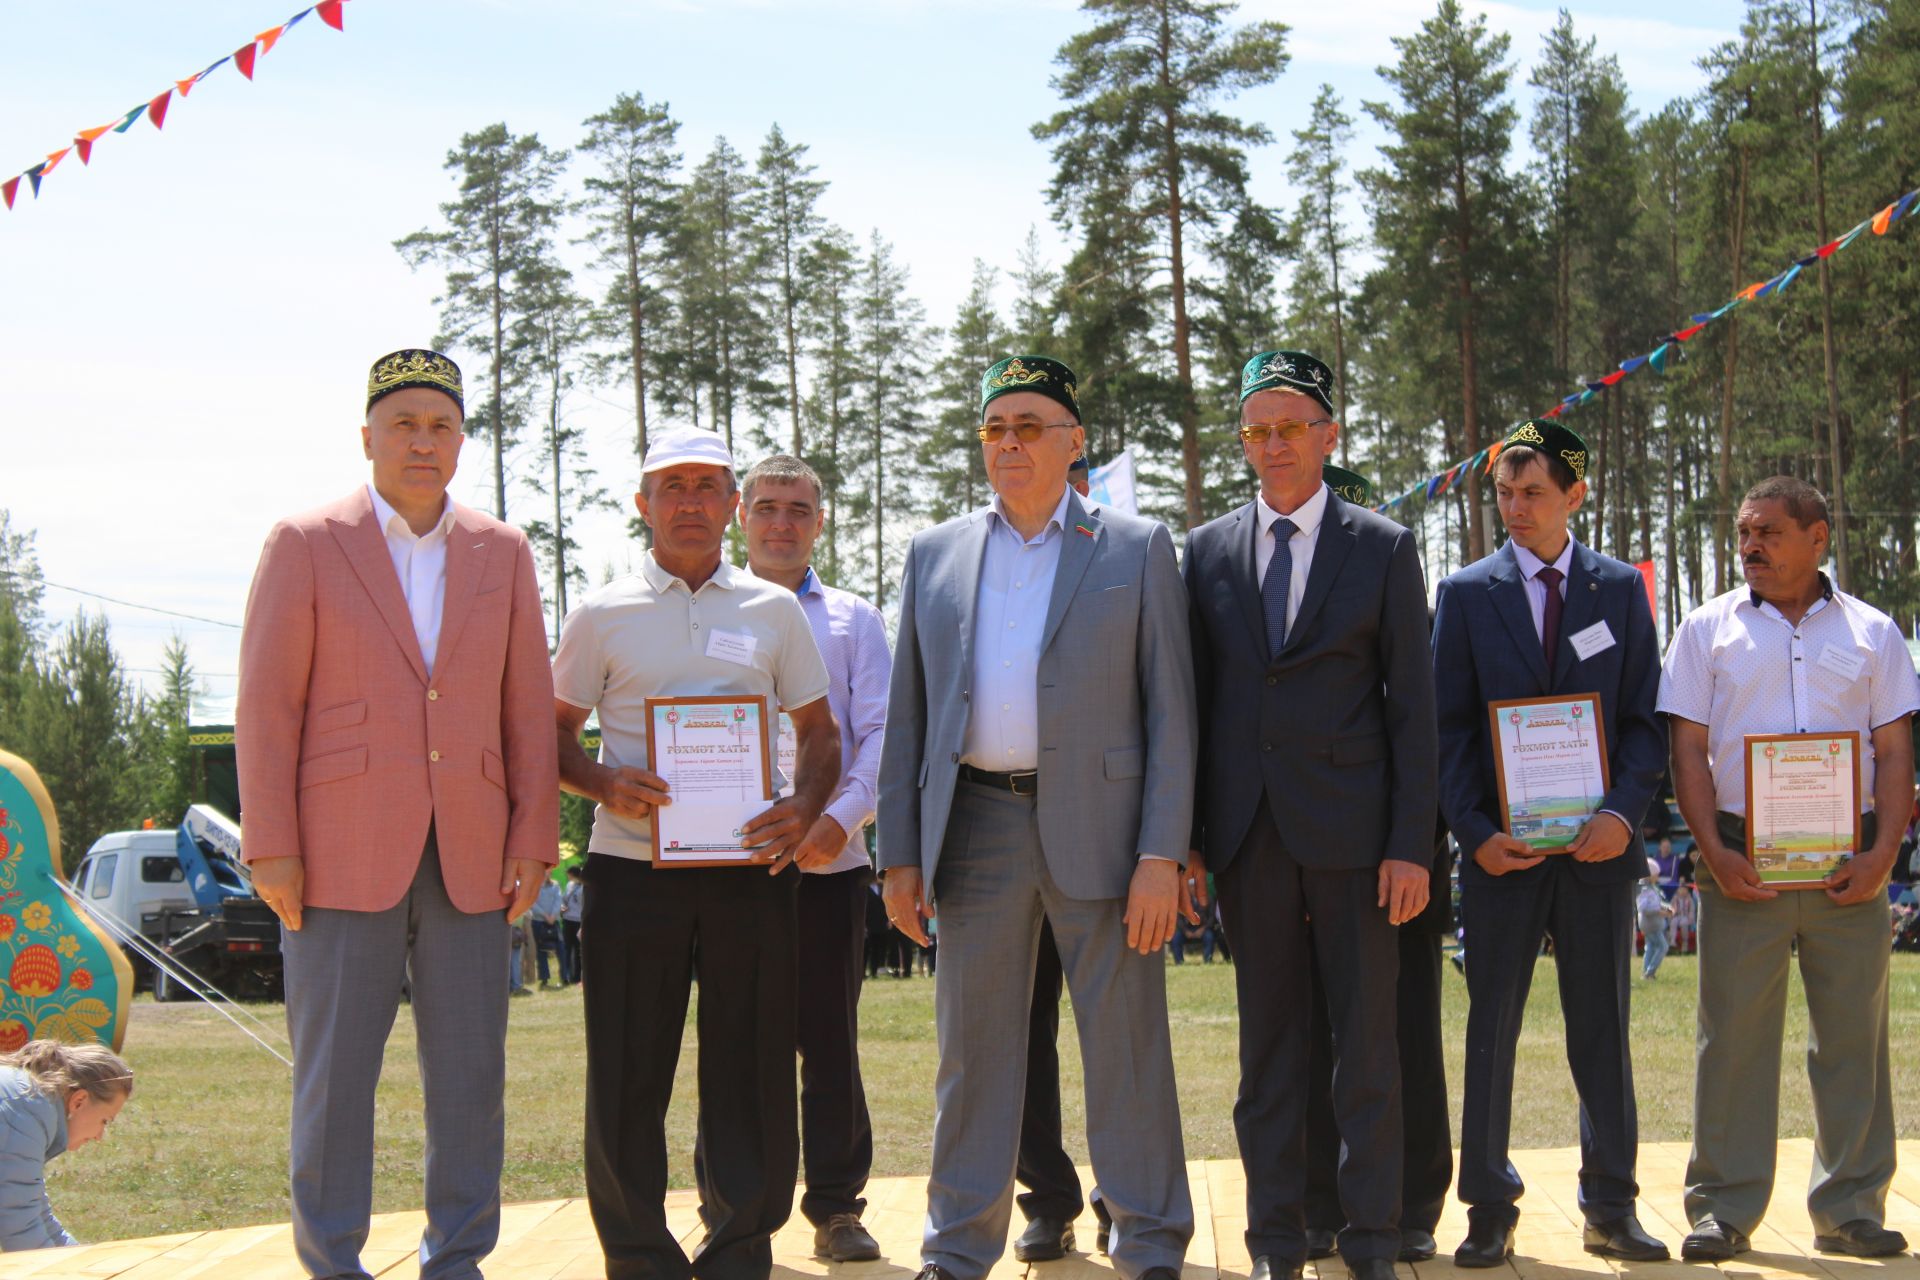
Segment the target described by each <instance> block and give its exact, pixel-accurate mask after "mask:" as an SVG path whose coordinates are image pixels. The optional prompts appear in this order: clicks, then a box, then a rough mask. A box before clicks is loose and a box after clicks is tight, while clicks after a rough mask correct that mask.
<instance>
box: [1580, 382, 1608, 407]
mask: <svg viewBox="0 0 1920 1280" xmlns="http://www.w3.org/2000/svg"><path fill="white" fill-rule="evenodd" d="M1606 389H1607V384H1606V380H1605V379H1602V380H1601V381H1599V382H1589V383H1588V384H1587V389H1586V390H1585V391H1582V392H1581V393H1580V403H1581V404H1585V403H1586V402H1587V401H1589V400H1591V399H1593V397H1594V396H1595V395H1596V394H1597V393H1599V392H1602V391H1605V390H1606Z"/></svg>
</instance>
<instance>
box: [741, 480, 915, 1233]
mask: <svg viewBox="0 0 1920 1280" xmlns="http://www.w3.org/2000/svg"><path fill="white" fill-rule="evenodd" d="M820 494H821V486H820V477H819V476H818V475H817V474H816V473H815V472H814V470H813V468H812V467H810V466H808V465H807V464H806V463H805V462H803V461H801V460H800V459H799V458H794V457H788V456H786V455H784V454H776V455H775V456H773V457H771V458H766V459H764V460H762V461H761V462H759V463H757V464H755V466H754V467H753V469H752V470H751V471H749V472H747V475H746V478H745V480H743V481H742V482H741V500H740V527H741V528H742V529H744V530H745V531H746V535H747V568H748V569H749V570H750V571H751V572H752V573H753V575H754V576H755V577H758V578H764V579H766V580H767V581H768V582H774V583H778V584H779V585H780V586H783V587H785V588H787V589H788V590H789V591H792V592H793V593H794V594H795V595H797V596H798V597H799V598H800V608H801V609H802V611H804V612H805V613H806V615H807V622H808V624H809V625H810V626H811V627H812V628H813V638H814V640H815V642H817V643H818V644H819V646H820V656H821V658H823V659H824V660H825V661H826V664H827V674H828V678H829V679H830V681H831V683H830V684H829V685H828V688H827V704H828V705H829V706H830V707H832V708H833V715H834V719H835V720H837V721H839V723H840V766H841V772H840V786H839V789H838V790H836V791H835V792H834V794H833V798H832V799H830V800H829V801H828V802H827V807H826V810H825V812H823V813H822V814H821V815H820V818H819V820H818V821H817V822H815V823H814V824H813V828H812V829H811V830H810V831H808V833H807V836H806V839H805V840H804V841H803V842H802V844H801V846H800V849H799V852H798V854H797V855H796V857H795V861H796V862H797V863H799V866H800V870H801V871H802V872H803V873H804V874H803V875H802V876H801V879H800V947H799V952H800V972H801V974H802V975H803V977H802V980H801V982H800V1007H799V1042H800V1131H801V1152H802V1155H803V1157H804V1160H805V1172H806V1181H807V1189H806V1194H805V1195H803V1196H802V1197H801V1199H800V1212H801V1213H803V1214H805V1215H806V1218H807V1221H809V1222H811V1223H812V1224H813V1228H814V1234H813V1251H814V1254H815V1256H817V1257H821V1258H828V1259H831V1260H832V1261H834V1262H870V1261H873V1260H875V1259H878V1258H879V1256H880V1245H879V1243H878V1242H877V1241H875V1240H874V1238H873V1236H872V1235H871V1234H869V1233H868V1231H867V1229H866V1228H865V1227H864V1226H862V1225H861V1223H860V1214H861V1212H862V1211H863V1210H864V1209H865V1208H866V1201H865V1200H864V1199H862V1198H861V1194H860V1193H861V1192H862V1191H864V1190H865V1189H866V1185H867V1175H868V1173H869V1172H870V1171H871V1170H872V1167H873V1126H872V1123H871V1121H870V1119H869V1117H868V1114H867V1095H866V1090H865V1088H864V1087H863V1085H862V1084H861V1080H860V979H861V977H862V976H863V975H864V973H865V965H864V963H863V962H864V960H865V956H866V939H867V900H868V899H869V898H870V897H872V896H873V894H872V889H871V886H872V884H873V863H872V862H871V861H870V860H869V859H868V857H867V845H866V840H865V838H864V836H863V834H862V833H863V831H864V830H865V828H866V825H867V823H869V822H871V821H872V820H873V804H874V794H875V791H876V784H877V779H878V775H879V772H880V743H881V734H882V731H883V729H884V728H885V726H886V719H887V678H888V676H889V674H890V673H891V672H892V670H893V659H892V656H891V655H890V654H889V653H888V652H887V624H886V622H885V620H884V619H882V618H881V616H880V611H879V610H878V609H876V608H874V607H873V606H872V605H871V604H868V603H867V602H866V601H865V600H863V599H861V598H860V597H859V596H857V595H854V594H853V593H852V592H851V591H842V590H840V589H839V588H837V587H830V586H828V585H827V584H825V583H824V582H822V581H820V575H819V574H817V573H815V572H814V571H813V567H812V564H813V545H814V542H815V541H816V540H817V539H818V538H819V537H820V534H821V532H822V531H823V530H824V529H825V528H826V523H827V516H826V511H825V510H824V509H823V508H822V507H821V505H820Z"/></svg>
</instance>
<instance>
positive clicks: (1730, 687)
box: [1658, 476, 1920, 1262]
mask: <svg viewBox="0 0 1920 1280" xmlns="http://www.w3.org/2000/svg"><path fill="white" fill-rule="evenodd" d="M1827 528H1828V526H1827V500H1826V499H1825V498H1824V497H1822V496H1821V494H1820V491H1819V490H1817V489H1815V488H1814V487H1813V486H1812V485H1810V484H1807V483H1806V482H1805V481H1803V480H1796V479H1794V478H1792V477H1791V476H1775V477H1773V478H1772V479H1770V480H1763V481H1761V482H1760V483H1759V484H1757V485H1755V486H1754V487H1753V488H1752V489H1751V490H1749V491H1748V493H1747V496H1746V498H1745V499H1744V500H1742V502H1741V504H1740V512H1739V536H1740V565H1741V570H1742V572H1743V573H1744V574H1745V575H1746V579H1747V585H1746V586H1744V587H1742V588H1739V589H1738V590H1735V591H1730V592H1728V593H1727V594H1725V595H1723V596H1720V597H1719V598H1717V599H1714V600H1709V601H1707V603H1705V604H1704V605H1701V606H1700V607H1699V608H1698V609H1695V610H1694V611H1693V612H1692V613H1691V614H1689V615H1688V616H1687V619H1686V621H1685V622H1683V623H1681V624H1680V629H1679V630H1678V631H1676V632H1674V635H1673V643H1672V645H1671V646H1669V648H1668V650H1667V661H1666V667H1665V670H1664V671H1663V672H1662V674H1661V679H1660V701H1659V706H1658V709H1659V710H1660V711H1662V712H1664V713H1665V714H1666V715H1667V717H1668V720H1669V725H1670V728H1671V730H1672V742H1673V785H1674V797H1675V798H1676V799H1677V800H1678V801H1679V802H1680V812H1681V815H1682V816H1684V817H1685V818H1686V820H1687V826H1688V828H1689V829H1691V830H1692V832H1693V836H1694V839H1695V841H1697V842H1698V844H1699V857H1700V858H1701V860H1702V864H1703V866H1704V867H1705V869H1706V870H1707V871H1708V872H1710V873H1711V874H1708V875H1702V876H1700V877H1699V887H1700V1009H1699V1021H1700V1032H1699V1048H1698V1050H1697V1055H1696V1059H1695V1070H1694V1103H1693V1154H1692V1157H1691V1158H1690V1159H1689V1160H1688V1162H1687V1188H1686V1213H1687V1221H1688V1222H1689V1223H1691V1224H1692V1227H1693V1230H1692V1231H1691V1232H1690V1233H1689V1234H1688V1236H1687V1238H1686V1240H1685V1241H1684V1242H1683V1243H1682V1245H1681V1247H1680V1256H1681V1257H1682V1258H1685V1259H1686V1260H1687V1261H1689V1262H1724V1261H1726V1260H1727V1259H1729V1258H1732V1257H1733V1256H1734V1255H1735V1254H1738V1253H1743V1252H1745V1251H1746V1249H1747V1248H1748V1237H1749V1236H1751V1235H1752V1233H1753V1230H1754V1228H1755V1227H1757V1226H1759V1225H1760V1220H1761V1217H1762V1215H1763V1214H1765V1212H1766V1209H1767V1201H1768V1200H1769V1199H1770V1198H1771V1197H1772V1194H1773V1173H1774V1153H1775V1134H1776V1129H1777V1125H1778V1121H1779V1115H1780V1106H1779V1102H1780V1041H1781V1031H1782V1029H1783V1025H1784V1023H1785V1021H1786V1012H1787V968H1788V966H1789V965H1790V964H1791V963H1792V962H1793V958H1794V956H1795V954H1796V952H1797V954H1798V957H1799V962H1800V976H1801V979H1802V983H1803V985H1804V987H1805V989H1806V997H1807V1021H1808V1026H1809V1035H1808V1054H1807V1079H1808V1083H1809V1084H1810V1085H1811V1086H1812V1088H1813V1116H1814V1139H1813V1182H1812V1186H1811V1187H1809V1188H1808V1190H1807V1213H1808V1215H1809V1216H1810V1217H1811V1218H1812V1219H1813V1230H1814V1238H1813V1243H1814V1247H1815V1248H1817V1249H1818V1250H1820V1251H1821V1252H1823V1253H1845V1254H1852V1255H1855V1256H1857V1257H1882V1256H1886V1255H1890V1254H1895V1253H1900V1252H1902V1251H1904V1250H1905V1249H1906V1247H1907V1241H1906V1237H1905V1236H1902V1235H1901V1234H1900V1233H1899V1232H1897V1231H1890V1230H1888V1229H1887V1228H1886V1226H1885V1222H1886V1208H1887V1187H1888V1184H1890V1183H1891V1182H1892V1180H1893V1172H1894V1127H1893V1096H1892V1091H1891V1086H1890V1084H1889V1078H1890V1076H1889V1052H1888V1036H1887V963H1888V961H1887V956H1888V950H1889V948H1888V945H1887V939H1888V935H1889V933H1890V930H1891V924H1890V921H1889V917H1888V909H1887V893H1886V885H1887V876H1888V873H1889V872H1890V871H1891V870H1892V867H1893V859H1894V855H1895V854H1896V853H1897V852H1898V850H1899V847H1900V832H1901V828H1902V827H1903V826H1904V824H1905V819H1906V817H1907V814H1908V812H1909V810H1910V809H1911V808H1912V807H1913V738H1912V731H1911V720H1912V717H1913V712H1914V711H1915V709H1916V708H1920V681H1917V680H1916V679H1915V677H1914V671H1913V659H1912V658H1911V657H1909V656H1908V654H1907V647H1906V644H1905V642H1904V641H1902V640H1901V638H1900V633H1899V631H1898V630H1897V629H1896V628H1895V626H1894V624H1893V620H1892V619H1891V618H1889V617H1887V615H1886V614H1884V613H1882V612H1880V611H1879V610H1878V609H1875V608H1873V607H1872V606H1871V605H1868V604H1866V603H1865V602H1863V601H1860V600H1856V599H1855V598H1853V597H1852V596H1849V595H1845V594H1843V593H1841V592H1839V591H1836V590H1834V588H1833V584H1832V583H1831V582H1829V581H1828V580H1827V575H1826V574H1824V573H1822V572H1820V562H1821V561H1822V560H1823V559H1825V558H1826V551H1827ZM1849 730H1852V731H1856V732H1858V733H1859V735H1860V799H1861V802H1862V803H1863V804H1869V803H1870V804H1871V806H1872V812H1869V813H1866V814H1865V815H1864V819H1863V822H1862V826H1861V831H1862V839H1861V847H1860V849H1859V851H1858V852H1857V853H1856V854H1855V855H1854V857H1853V859H1852V860H1851V861H1849V862H1847V863H1846V864H1845V865H1843V866H1841V867H1840V869H1839V870H1837V871H1834V872H1833V873H1832V874H1830V875H1828V876H1827V878H1826V882H1825V886H1824V887H1823V888H1819V889H1803V890H1799V891H1792V892H1781V891H1780V890H1778V889H1775V888H1773V887H1772V886H1771V885H1769V884H1767V883H1765V882H1764V881H1763V880H1762V879H1761V877H1760V875H1759V873H1758V872H1757V871H1756V870H1755V869H1754V867H1753V864H1752V863H1751V862H1749V861H1748V859H1747V853H1746V848H1747V840H1746V814H1747V790H1746V768H1745V761H1744V759H1743V755H1744V749H1743V748H1744V738H1745V735H1747V734H1750V733H1752V734H1776V733H1845V732H1847V731H1849ZM1876 816H1878V817H1881V818H1882V819H1883V820H1882V821H1879V822H1877V823H1876V821H1875V818H1876Z"/></svg>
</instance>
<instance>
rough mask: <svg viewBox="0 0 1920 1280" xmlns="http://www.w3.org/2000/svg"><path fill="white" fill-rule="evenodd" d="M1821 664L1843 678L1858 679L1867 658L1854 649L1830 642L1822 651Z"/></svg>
mask: <svg viewBox="0 0 1920 1280" xmlns="http://www.w3.org/2000/svg"><path fill="white" fill-rule="evenodd" d="M1820 665H1821V666H1823V667H1825V668H1826V669H1827V670H1829V671H1831V672H1833V674H1835V675H1837V676H1839V677H1840V678H1841V679H1842V680H1858V679H1859V678H1860V668H1861V667H1864V666H1865V665H1866V660H1865V659H1864V658H1862V657H1861V656H1860V655H1859V654H1858V653H1856V652H1855V651H1854V650H1852V649H1843V648H1841V647H1840V646H1839V645H1837V644H1830V645H1828V646H1827V647H1826V648H1825V649H1822V650H1821V651H1820Z"/></svg>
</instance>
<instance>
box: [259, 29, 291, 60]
mask: <svg viewBox="0 0 1920 1280" xmlns="http://www.w3.org/2000/svg"><path fill="white" fill-rule="evenodd" d="M285 30H286V28H285V27H284V26H280V27H274V28H273V29H272V30H269V31H262V32H261V33H260V34H259V35H257V36H255V37H254V39H255V40H257V41H259V42H260V56H261V57H263V58H264V57H266V56H267V55H268V54H269V53H272V52H273V46H274V44H275V43H276V42H277V41H278V40H279V39H280V33H281V32H282V31H285Z"/></svg>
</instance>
